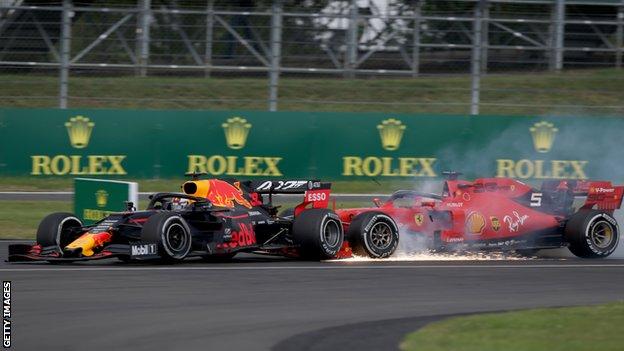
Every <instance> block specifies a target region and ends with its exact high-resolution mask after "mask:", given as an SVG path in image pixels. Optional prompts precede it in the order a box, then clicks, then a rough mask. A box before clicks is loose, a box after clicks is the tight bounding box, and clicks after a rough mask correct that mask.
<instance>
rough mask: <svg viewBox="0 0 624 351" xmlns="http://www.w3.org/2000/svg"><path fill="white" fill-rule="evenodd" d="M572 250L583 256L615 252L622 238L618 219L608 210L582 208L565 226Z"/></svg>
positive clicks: (598, 255)
mask: <svg viewBox="0 0 624 351" xmlns="http://www.w3.org/2000/svg"><path fill="white" fill-rule="evenodd" d="M565 239H566V241H567V242H568V243H569V244H570V245H569V247H568V248H569V249H570V251H571V252H572V253H573V254H574V255H576V256H578V257H582V258H604V257H607V256H609V255H611V254H612V253H613V251H615V249H616V248H617V245H618V241H619V239H620V229H619V226H618V223H617V221H616V220H615V218H613V216H611V215H610V214H609V213H607V212H603V211H598V210H580V211H578V212H577V213H575V214H573V215H572V217H570V220H569V221H568V223H566V226H565Z"/></svg>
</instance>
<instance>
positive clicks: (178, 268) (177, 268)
mask: <svg viewBox="0 0 624 351" xmlns="http://www.w3.org/2000/svg"><path fill="white" fill-rule="evenodd" d="M440 268H445V269H466V268H471V269H475V268H476V269H480V268H624V264H552V265H551V264H532V265H423V266H417V265H414V266H408V265H396V266H392V265H387V266H386V265H384V266H348V265H340V266H250V267H231V266H230V267H181V266H174V267H154V266H152V267H100V268H97V267H67V268H61V267H54V268H52V267H50V268H0V272H42V271H51V272H62V271H123V272H126V271H263V270H345V269H346V270H350V269H440Z"/></svg>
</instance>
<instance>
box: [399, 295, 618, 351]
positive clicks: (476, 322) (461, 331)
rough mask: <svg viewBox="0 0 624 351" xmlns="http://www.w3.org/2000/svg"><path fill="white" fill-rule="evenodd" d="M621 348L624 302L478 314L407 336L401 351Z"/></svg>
mask: <svg viewBox="0 0 624 351" xmlns="http://www.w3.org/2000/svg"><path fill="white" fill-rule="evenodd" d="M623 347H624V302H618V303H611V304H606V305H599V306H588V307H566V308H554V309H535V310H528V311H519V312H508V313H496V314H483V315H475V316H468V317H458V318H452V319H448V320H444V321H440V322H436V323H432V324H430V325H428V326H426V327H424V328H422V329H420V330H418V331H416V332H414V333H411V334H408V335H407V337H406V338H405V340H404V341H403V343H402V344H401V349H402V350H404V351H420V350H422V351H450V350H453V351H473V350H474V351H490V350H491V351H500V350H505V351H586V350H600V351H611V350H613V351H616V350H618V351H619V350H622V349H623Z"/></svg>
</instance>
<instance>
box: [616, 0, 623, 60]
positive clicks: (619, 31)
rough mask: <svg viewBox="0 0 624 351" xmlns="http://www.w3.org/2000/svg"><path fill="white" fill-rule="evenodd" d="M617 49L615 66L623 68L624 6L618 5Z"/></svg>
mask: <svg viewBox="0 0 624 351" xmlns="http://www.w3.org/2000/svg"><path fill="white" fill-rule="evenodd" d="M623 3H624V1H623ZM615 50H616V51H615V67H616V68H622V51H624V6H620V7H618V13H617V30H616V32H615Z"/></svg>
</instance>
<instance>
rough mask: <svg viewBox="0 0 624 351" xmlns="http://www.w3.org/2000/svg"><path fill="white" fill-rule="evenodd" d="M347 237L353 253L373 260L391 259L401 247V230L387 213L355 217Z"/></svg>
mask: <svg viewBox="0 0 624 351" xmlns="http://www.w3.org/2000/svg"><path fill="white" fill-rule="evenodd" d="M347 237H348V238H349V240H351V244H352V246H353V252H354V253H355V254H357V255H360V256H368V257H371V258H386V257H390V256H391V255H392V254H393V253H394V251H395V250H396V248H397V246H398V245H399V228H398V227H397V225H396V223H395V222H394V220H393V219H392V218H391V217H390V216H388V215H387V214H385V213H382V212H378V211H373V212H364V213H360V214H359V215H357V216H355V217H354V218H353V220H352V221H351V224H350V225H349V230H348V231H347Z"/></svg>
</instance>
